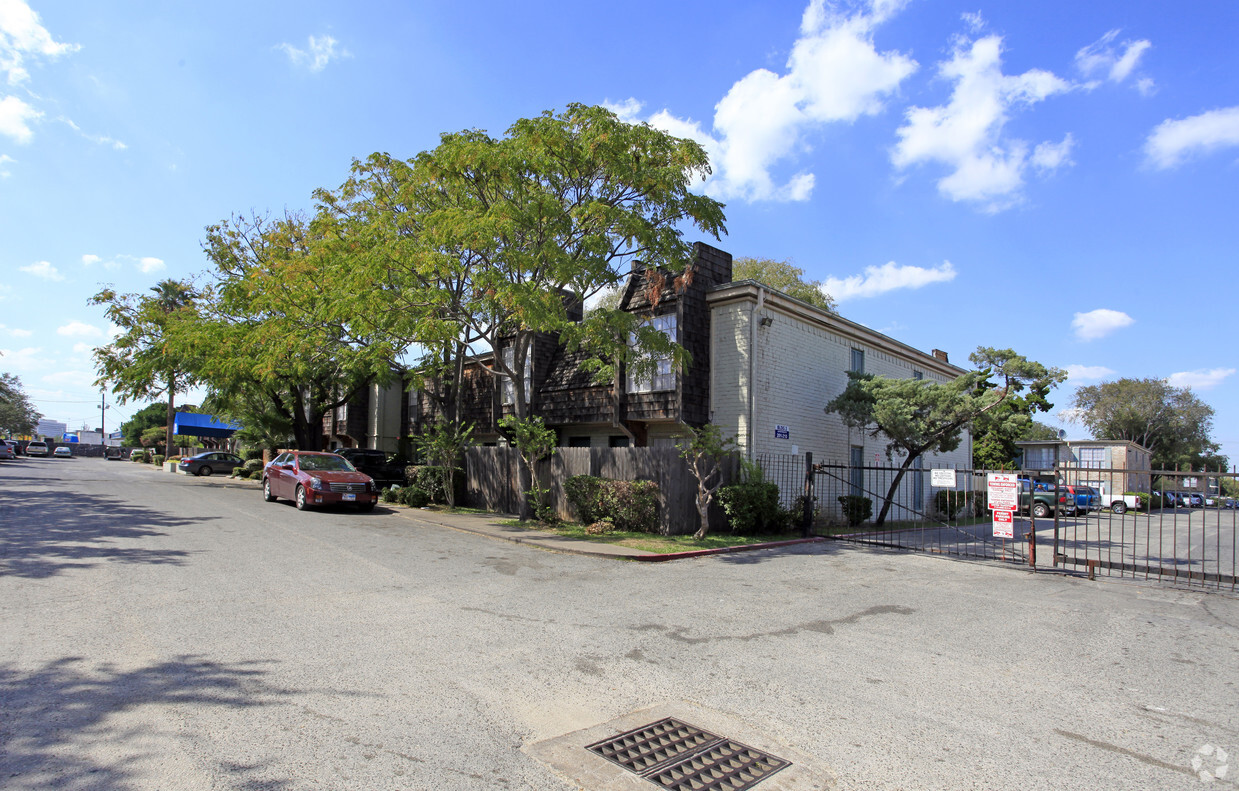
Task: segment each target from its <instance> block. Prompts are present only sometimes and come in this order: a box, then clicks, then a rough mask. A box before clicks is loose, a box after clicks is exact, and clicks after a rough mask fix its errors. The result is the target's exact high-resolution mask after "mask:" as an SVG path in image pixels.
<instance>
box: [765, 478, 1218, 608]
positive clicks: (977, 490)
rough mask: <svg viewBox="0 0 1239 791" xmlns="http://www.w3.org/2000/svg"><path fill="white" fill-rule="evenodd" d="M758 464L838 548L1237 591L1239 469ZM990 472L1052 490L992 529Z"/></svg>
mask: <svg viewBox="0 0 1239 791" xmlns="http://www.w3.org/2000/svg"><path fill="white" fill-rule="evenodd" d="M758 463H759V464H760V466H761V467H762V470H763V472H764V474H765V477H766V480H769V481H773V482H774V483H777V484H778V485H779V488H780V491H781V492H782V497H783V505H784V507H789V508H790V507H793V506H794V505H798V504H803V503H805V502H806V501H807V502H809V503H811V504H812V526H813V530H814V532H816V533H818V534H820V535H827V536H831V537H833V538H836V539H839V540H844V541H850V542H854V543H858V544H868V545H874V546H882V547H893V548H898V549H906V550H913V551H920V552H928V553H934V554H944V555H954V556H960V557H969V558H981V559H987V560H996V561H1003V562H1008V563H1020V564H1025V565H1027V566H1029V567H1035V568H1060V569H1064V570H1069V571H1078V572H1082V573H1087V574H1088V575H1089V576H1095V575H1106V576H1112V577H1126V578H1135V579H1141V580H1151V581H1157V582H1163V583H1168V584H1172V585H1185V586H1191V587H1198V588H1205V589H1212V590H1225V591H1230V592H1234V591H1236V590H1237V589H1239V585H1237V582H1236V568H1237V565H1239V563H1237V561H1239V498H1237V497H1235V496H1233V493H1235V492H1239V473H1237V472H1234V471H1231V472H1225V471H1208V472H1183V471H1158V470H1135V469H1130V470H1129V469H1117V468H1091V467H1077V466H1073V467H1059V468H1051V469H1035V470H1018V471H1012V470H1006V471H999V470H970V469H929V468H922V467H919V466H914V467H910V468H908V469H906V470H904V469H901V468H900V467H897V466H894V465H862V464H851V463H838V462H825V463H817V464H814V463H813V462H812V458H811V457H809V456H807V455H799V456H761V457H759V458H758ZM807 470H808V471H811V472H809V473H808V474H806V471H807ZM992 472H1005V474H1008V475H1010V474H1015V475H1016V476H1017V478H1018V479H1019V480H1021V481H1026V482H1027V487H1028V488H1029V489H1030V490H1031V489H1038V488H1040V489H1043V490H1046V491H1043V492H1042V494H1040V495H1035V494H1034V495H1033V497H1032V503H1031V505H1032V507H1033V512H1032V513H1029V505H1030V503H1029V500H1028V496H1027V495H1025V499H1024V500H1023V502H1022V503H1021V510H1019V511H1017V512H1016V514H1015V515H1014V518H1013V520H1012V523H1011V524H1010V527H1009V528H1007V529H1005V530H996V529H995V523H994V521H993V514H992V512H991V511H990V509H989V508H988V503H987V497H986V494H987V485H988V478H989V475H990V473H992ZM1228 493H1229V494H1228ZM802 497H803V498H806V499H801V498H802ZM1038 503H1042V504H1043V506H1048V505H1049V504H1050V503H1055V504H1056V505H1055V507H1052V508H1048V507H1041V508H1038V507H1037V505H1038ZM1004 527H1005V526H1004ZM999 532H1002V533H1007V534H1009V537H1006V536H1003V535H999V534H998V533H999Z"/></svg>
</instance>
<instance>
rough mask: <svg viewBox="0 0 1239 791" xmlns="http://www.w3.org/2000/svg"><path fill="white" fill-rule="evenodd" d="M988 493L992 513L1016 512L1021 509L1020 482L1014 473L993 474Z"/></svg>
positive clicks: (988, 485)
mask: <svg viewBox="0 0 1239 791" xmlns="http://www.w3.org/2000/svg"><path fill="white" fill-rule="evenodd" d="M986 493H987V494H988V495H989V507H990V510H991V511H1015V510H1018V509H1019V507H1020V482H1019V479H1018V478H1017V477H1016V474H1015V473H1013V472H991V473H990V474H989V479H988V480H987V492H986Z"/></svg>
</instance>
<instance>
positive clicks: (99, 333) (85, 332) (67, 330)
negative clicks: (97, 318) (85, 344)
mask: <svg viewBox="0 0 1239 791" xmlns="http://www.w3.org/2000/svg"><path fill="white" fill-rule="evenodd" d="M56 334H57V335H66V336H69V337H74V336H78V337H84V338H101V337H103V330H101V329H99V328H98V327H96V326H94V325H93V324H87V323H85V322H81V321H71V322H69V323H68V324H66V325H64V326H63V327H57V328H56Z"/></svg>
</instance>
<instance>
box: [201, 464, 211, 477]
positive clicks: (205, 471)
mask: <svg viewBox="0 0 1239 791" xmlns="http://www.w3.org/2000/svg"><path fill="white" fill-rule="evenodd" d="M211 472H212V470H211V468H210V467H208V466H206V465H205V464H204V465H202V466H201V467H199V468H198V474H199V475H201V476H203V477H204V478H205V477H207V476H208V475H210V474H211Z"/></svg>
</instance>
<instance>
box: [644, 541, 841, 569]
mask: <svg viewBox="0 0 1239 791" xmlns="http://www.w3.org/2000/svg"><path fill="white" fill-rule="evenodd" d="M826 540H828V539H827V538H826V537H825V536H814V537H813V538H794V539H792V540H790V541H768V542H766V543H764V544H740V545H737V546H734V547H719V548H718V549H694V550H693V551H691V552H669V553H667V554H662V555H657V554H655V555H637V556H634V557H631V558H629V559H630V560H638V561H641V562H642V563H662V562H663V561H665V560H683V559H685V558H700V557H705V556H706V555H725V554H729V553H731V552H748V551H749V550H756V549H775V548H778V547H790V546H794V545H796V544H817V543H820V542H822V541H826Z"/></svg>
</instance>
